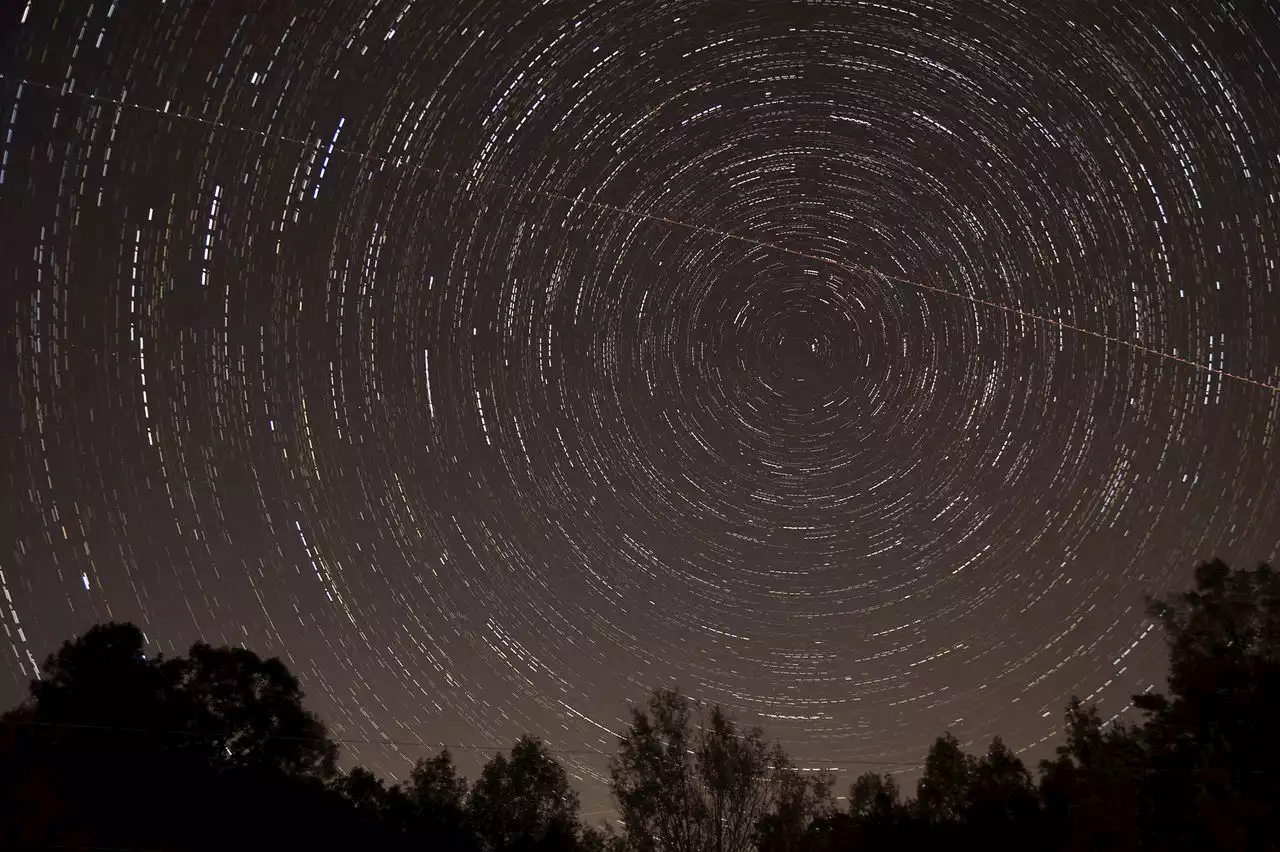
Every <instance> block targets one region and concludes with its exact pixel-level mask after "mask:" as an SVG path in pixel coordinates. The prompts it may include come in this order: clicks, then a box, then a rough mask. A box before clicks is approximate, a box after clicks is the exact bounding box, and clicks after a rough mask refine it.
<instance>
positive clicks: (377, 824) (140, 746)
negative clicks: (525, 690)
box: [0, 561, 1280, 852]
mask: <svg viewBox="0 0 1280 852" xmlns="http://www.w3.org/2000/svg"><path fill="white" fill-rule="evenodd" d="M1148 609H1149V612H1150V613H1151V614H1152V616H1153V617H1155V618H1156V619H1158V620H1159V623H1160V624H1161V625H1162V626H1163V628H1164V631H1165V634H1166V638H1167V641H1168V651H1169V677H1168V685H1167V691H1166V693H1148V694H1143V695H1139V696H1135V697H1134V705H1135V707H1136V708H1137V710H1138V711H1139V712H1138V716H1139V721H1136V722H1134V723H1130V724H1112V725H1105V724H1103V722H1102V720H1101V719H1100V718H1099V716H1098V714H1097V712H1096V710H1095V709H1094V708H1091V707H1085V706H1083V705H1082V704H1081V703H1080V702H1079V701H1076V700H1073V701H1072V702H1071V704H1070V705H1069V706H1068V707H1067V710H1066V715H1065V726H1064V741H1063V743H1062V744H1061V745H1060V746H1059V747H1058V749H1057V755H1056V757H1055V758H1054V759H1052V760H1045V761H1042V762H1041V763H1040V766H1039V767H1038V772H1037V773H1036V776H1035V777H1034V778H1033V775H1032V773H1031V771H1030V770H1029V769H1028V768H1027V767H1026V766H1025V765H1024V764H1023V762H1022V761H1021V760H1020V759H1019V758H1018V757H1017V756H1016V755H1015V754H1014V753H1013V752H1012V751H1011V750H1010V749H1009V748H1008V747H1006V746H1005V745H1004V744H1003V743H1002V742H1001V741H1000V739H999V738H997V739H995V740H994V741H993V742H992V743H991V744H990V747H989V748H988V749H987V750H986V752H985V753H984V754H981V755H977V756H975V755H970V754H967V753H965V752H964V750H963V749H962V748H961V744H960V743H959V742H958V741H957V740H956V739H955V738H954V737H952V736H951V735H950V734H946V735H944V736H942V737H940V738H938V740H937V741H936V742H935V743H934V745H933V747H932V748H931V749H930V750H929V753H928V756H927V758H926V761H925V764H924V768H923V773H922V775H921V777H920V780H919V782H918V785H917V790H916V795H915V796H914V798H904V797H903V795H902V794H901V792H900V791H899V789H898V786H897V784H896V783H895V781H894V779H893V777H892V776H890V775H887V774H874V773H871V774H866V775H863V776H862V777H860V778H858V779H857V780H856V781H854V782H853V784H852V787H851V789H850V790H849V795H848V802H847V805H841V804H839V803H838V801H837V799H836V797H835V796H834V793H833V782H832V779H831V778H830V777H828V776H823V775H820V774H815V773H807V772H800V771H798V770H797V768H796V767H795V766H794V765H793V764H792V762H791V760H790V759H789V758H788V756H787V754H786V753H785V751H784V750H783V749H782V748H781V747H780V746H778V745H777V744H773V743H770V742H769V741H767V740H766V739H765V737H764V734H763V733H762V732H761V731H760V730H759V729H744V728H742V727H740V726H739V725H738V724H737V723H736V722H735V720H734V719H733V718H732V717H731V716H730V715H728V714H726V713H725V712H723V711H722V710H721V708H719V707H706V706H703V705H698V704H693V703H691V702H690V701H689V700H687V699H686V698H685V697H683V696H682V695H680V694H679V693H678V692H675V691H667V690H660V691H657V692H654V693H653V694H651V695H650V696H648V701H647V703H646V704H645V705H644V706H642V707H638V708H635V709H633V711H632V715H631V723H630V726H629V728H628V730H627V732H626V735H625V736H624V737H622V738H621V739H620V741H619V743H618V752H617V754H616V756H615V757H614V758H613V759H612V760H611V763H610V774H611V781H612V792H613V796H614V801H615V804H616V807H617V811H618V816H619V817H620V819H619V820H617V821H616V825H617V826H620V827H615V825H614V824H612V823H602V824H601V825H599V826H588V825H586V824H584V821H583V819H582V816H581V814H580V811H579V805H578V798H577V795H576V794H575V793H574V791H573V789H572V787H571V785H570V783H569V779H568V776H567V774H566V773H565V770H564V769H563V768H562V767H561V765H560V764H559V762H558V761H557V760H556V759H555V757H554V756H553V755H552V754H551V753H550V751H549V750H548V749H547V748H546V746H545V745H544V744H543V743H542V742H541V741H540V740H538V739H536V738H533V737H527V736H526V737H522V738H521V739H520V740H519V741H517V742H516V744H515V745H514V746H513V747H512V748H511V750H510V752H509V753H507V754H496V755H495V756H494V757H493V758H492V759H491V760H490V761H489V762H488V763H487V764H486V765H485V766H484V767H483V769H482V771H481V772H480V776H479V777H478V778H477V779H476V780H475V781H474V782H473V783H468V782H467V781H466V780H465V779H463V778H462V777H461V776H460V774H459V772H458V770H457V768H456V766H455V765H454V762H453V759H452V757H451V756H450V754H449V752H448V751H447V750H444V751H441V752H440V753H439V754H436V755H434V756H432V757H428V758H424V759H422V760H420V761H418V763H417V764H416V765H415V767H414V769H413V771H412V773H411V774H410V776H409V778H408V779H407V780H406V781H404V782H402V783H397V784H388V783H386V782H385V781H384V780H383V779H381V778H379V777H377V776H375V775H374V774H372V773H371V772H369V771H367V770H365V769H362V768H359V767H357V768H354V769H351V770H349V771H341V770H340V769H339V768H338V766H337V755H338V746H337V744H336V743H335V742H334V740H333V739H332V738H331V737H330V736H329V734H328V733H327V731H326V730H325V727H324V725H323V724H322V723H321V722H320V721H319V719H318V718H317V717H316V716H315V715H314V714H312V713H310V712H308V711H307V710H306V709H305V708H304V706H303V700H302V699H303V695H302V691H301V689H300V688H299V684H298V681H297V679H296V678H295V677H294V676H293V675H292V674H290V672H289V671H288V669H287V668H286V667H285V666H284V665H283V664H282V663H281V662H280V661H279V660H277V659H268V660H263V659H261V658H260V657H259V656H258V655H256V654H254V653H252V652H251V651H247V650H243V649H237V648H212V647H210V646H208V645H205V644H197V645H195V646H193V647H192V648H191V650H190V652H189V653H188V654H187V656H185V657H175V658H172V659H165V658H162V657H148V656H147V655H146V653H145V652H144V641H143V636H142V634H141V632H140V631H139V630H138V629H137V628H136V627H134V626H133V625H129V624H106V625H100V626H97V627H94V628H93V629H91V630H90V631H88V632H87V633H86V634H84V635H83V636H80V637H77V638H75V639H73V640H70V641H68V642H66V643H64V644H63V646H62V647H61V649H59V650H58V652H57V653H55V654H53V655H51V656H50V657H49V658H48V660H47V661H46V663H45V665H44V671H43V675H42V676H41V677H40V678H39V679H37V680H34V681H32V683H31V687H30V696H29V698H28V700H27V701H26V702H25V703H23V704H22V705H21V706H19V707H16V708H14V709H13V710H11V711H9V712H8V713H6V714H5V715H4V716H3V717H0V802H2V803H3V804H2V805H0V808H2V811H0V847H3V848H31V849H39V848H44V849H50V848H62V849H74V848H81V849H117V850H206V849H207V850H213V849H219V850H225V849H237V848H247V849H288V850H294V849H297V850H321V849H323V850H328V849H333V850H339V849H342V850H346V849H352V850H426V849H439V850H442V852H856V850H864V849H867V850H880V849H883V850H890V849H892V850H902V849H908V850H910V849H922V850H923V849H938V848H956V849H984V850H991V849H997V850H1003V849H1009V850H1014V849H1017V850H1040V849H1043V850H1063V852H1068V851H1069V852H1075V850H1196V852H1202V850H1233V851H1234V850H1241V852H1246V851H1248V852H1251V850H1272V849H1280V837H1278V834H1280V818H1278V817H1277V811H1278V808H1280V768H1278V767H1277V759H1278V758H1280V749H1278V746H1280V734H1278V733H1277V732H1278V731H1280V669H1278V668H1277V666H1278V664H1280V579H1278V578H1277V575H1276V574H1275V573H1274V572H1273V571H1272V570H1271V569H1270V568H1269V567H1268V566H1265V565H1264V566H1261V567H1259V568H1257V569H1256V570H1246V571H1242V570H1232V569H1230V568H1229V567H1228V566H1226V565H1225V564H1223V563H1222V562H1218V561H1215V562H1212V563H1207V564H1203V565H1200V566H1199V567H1198V568H1197V569H1196V573H1195V587H1194V589H1193V590H1192V591H1190V592H1187V593H1184V594H1179V595H1174V596H1171V597H1169V598H1167V599H1161V600H1150V601H1148Z"/></svg>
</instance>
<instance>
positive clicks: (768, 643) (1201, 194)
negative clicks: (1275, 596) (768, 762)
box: [0, 0, 1280, 809]
mask: <svg viewBox="0 0 1280 852" xmlns="http://www.w3.org/2000/svg"><path fill="white" fill-rule="evenodd" d="M11 5H12V4H11ZM17 5H18V6H20V7H21V8H15V9H11V10H10V11H6V12H5V15H6V16H7V18H8V19H7V20H6V22H5V27H6V29H7V31H9V32H10V33H11V34H10V35H8V36H6V39H7V44H6V47H5V52H4V54H3V56H4V58H3V62H4V64H3V80H0V141H2V144H3V148H2V153H0V157H2V160H0V162H2V165H0V218H2V220H3V223H4V224H3V228H2V232H0V270H2V274H3V276H4V284H3V288H4V293H5V296H6V298H5V299H4V300H3V303H2V304H0V311H3V313H4V320H3V322H4V327H5V329H6V331H5V336H4V338H3V349H2V350H0V351H3V353H4V355H3V360H2V361H0V366H3V367H4V370H5V378H4V388H5V392H4V395H3V400H4V403H3V406H4V407H3V409H2V410H0V427H2V429H3V439H2V445H3V452H2V453H0V458H2V459H3V473H4V478H5V481H6V484H5V489H4V491H5V496H4V498H3V502H2V503H0V540H2V541H3V546H0V572H2V573H0V585H3V589H2V590H0V591H3V597H4V600H3V603H0V609H2V610H3V620H4V625H5V633H6V636H5V641H4V643H3V644H5V645H7V646H8V651H9V653H7V654H6V658H7V659H8V661H9V662H8V663H7V667H8V671H9V673H10V677H9V679H8V680H6V681H5V683H6V686H5V693H4V694H5V695H6V696H8V698H7V700H8V701H10V702H12V701H16V700H17V699H18V697H19V696H20V695H21V689H22V686H23V683H24V681H25V679H26V678H28V677H30V676H31V675H32V674H33V672H34V671H35V665H36V661H37V660H38V659H40V657H41V656H42V655H43V654H44V653H45V652H46V651H47V650H48V649H50V648H51V647H53V645H54V644H55V643H56V642H57V641H59V640H60V639H61V638H63V637H65V636H66V635H68V634H70V633H72V632H74V631H78V630H82V629H84V628H85V627H86V626H88V625H89V624H91V623H93V622H96V621H101V620H106V619H109V618H113V619H130V620H134V621H136V622H138V623H139V624H140V625H142V626H143V627H144V629H145V630H146V632H147V635H148V639H149V641H150V642H151V643H152V645H153V647H154V649H155V650H157V651H163V652H166V653H173V652H175V651H178V652H180V651H181V650H182V649H183V648H184V647H185V646H186V645H187V644H189V643H190V642H191V641H193V640H195V639H196V638H205V639H207V640H210V641H214V642H229V643H245V644H246V645H248V646H249V647H251V648H254V649H255V650H259V651H261V652H263V653H268V654H279V655H281V656H283V657H284V658H285V659H286V660H287V661H288V662H289V664H290V665H291V666H292V667H293V669H294V670H295V671H297V672H298V673H299V674H300V675H301V676H302V678H303V679H304V682H305V685H306V688H307V690H308V694H309V697H310V700H311V702H312V704H313V705H314V706H315V707H316V709H318V710H319V711H320V712H321V713H322V714H323V715H324V717H325V718H326V719H327V720H328V721H329V722H330V724H331V726H332V728H333V730H334V733H335V735H337V736H339V737H341V738H345V739H347V740H355V741H382V740H393V741H395V742H396V743H399V744H398V745H381V744H372V745H371V744H367V743H365V744H362V743H360V742H355V743H349V744H348V745H347V753H348V754H349V755H351V756H352V757H353V758H354V759H356V760H360V761H363V762H365V763H367V764H368V765H370V766H371V767H372V768H374V769H375V770H378V771H380V772H383V773H387V774H390V775H397V774H401V775H402V774H403V773H404V771H405V770H406V769H407V767H408V766H409V761H410V760H411V759H412V758H414V757H417V756H419V755H421V754H423V753H425V752H428V751H430V750H431V749H430V747H427V746H423V747H416V746H414V745H413V743H416V742H419V741H421V742H424V743H427V742H449V743H455V744H464V745H465V744H473V745H476V746H483V748H482V749H481V748H477V749H475V750H468V749H461V751H462V752H463V753H464V755H466V756H467V759H470V760H473V761H474V760H478V759H479V757H480V756H481V755H482V754H485V753H488V752H489V751H490V750H491V748H492V747H493V746H495V745H500V744H503V743H507V742H510V741H511V740H512V739H513V738H514V737H515V736H516V735H517V734H519V733H521V732H525V731H528V732H531V733H534V734H539V735H542V736H544V737H545V738H546V739H547V740H548V742H549V743H550V744H551V746H552V747H553V748H555V749H557V750H558V751H560V752H561V753H562V754H563V755H564V757H565V759H566V761H567V762H568V763H569V764H570V766H571V768H572V769H573V771H574V772H575V773H576V776H577V777H578V779H579V781H580V783H581V785H582V787H583V789H584V792H586V794H587V799H586V801H587V804H588V806H594V805H595V804H596V803H602V802H604V801H605V798H604V792H603V785H602V783H601V779H602V773H603V771H604V769H605V764H604V760H603V758H602V757H601V754H607V753H611V752H612V751H613V739H612V736H611V734H610V731H616V730H619V729H620V728H621V727H622V726H623V721H622V719H623V718H624V716H625V707H626V702H627V701H628V700H633V699H637V698H640V697H641V696H642V695H643V693H644V690H646V689H647V688H650V687H654V686H659V685H673V684H674V685H679V686H681V687H682V688H683V689H684V690H685V691H687V692H688V693H690V694H692V695H693V696H694V697H696V698H699V699H705V700H709V701H718V702H721V703H723V704H724V705H726V706H728V707H730V708H732V709H733V710H735V711H736V712H737V713H738V714H739V715H740V716H741V717H742V718H743V719H744V720H746V721H747V722H749V723H759V724H762V725H764V726H765V727H766V729H767V730H768V731H769V733H770V734H771V735H773V736H776V737H778V738H779V739H781V740H782V741H783V742H784V744H785V745H786V746H787V747H788V749H789V750H790V752H791V753H792V754H793V755H794V756H795V757H796V758H797V759H798V760H799V761H800V762H801V763H802V764H803V765H806V766H813V767H828V768H839V769H841V770H842V771H844V772H847V773H853V772H857V771H861V769H863V768H865V767H881V768H884V767H889V766H891V765H893V764H905V765H909V764H911V763H912V762H914V761H917V760H919V758H920V757H921V755H922V753H923V751H924V749H925V748H926V747H927V745H928V743H929V742H930V741H931V740H932V738H933V737H935V736H936V735H938V734H940V733H941V732H942V731H944V730H947V729H950V730H952V731H954V732H956V734H957V735H958V736H959V737H960V738H961V739H962V740H963V741H965V742H979V741H982V740H985V739H986V738H989V737H990V736H991V735H993V734H997V733H999V734H1003V735H1004V736H1005V738H1006V740H1007V741H1008V742H1009V743H1010V744H1011V745H1014V746H1016V747H1018V748H1021V749H1027V750H1029V753H1030V754H1032V755H1034V754H1036V753H1037V749H1040V750H1043V749H1044V748H1046V747H1047V746H1046V745H1045V743H1046V742H1050V741H1051V740H1052V737H1054V736H1055V734H1056V729H1057V726H1058V720H1059V716H1060V711H1061V708H1062V706H1063V704H1064V702H1065V700H1066V699H1067V697H1068V696H1070V695H1071V694H1073V693H1074V694H1078V695H1080V696H1081V697H1085V698H1087V699H1088V700H1091V701H1096V702H1098V703H1099V704H1100V708H1101V710H1102V712H1103V715H1104V716H1110V715H1112V714H1117V713H1121V712H1123V711H1124V709H1125V707H1126V705H1127V700H1128V696H1129V695H1131V694H1132V693H1134V692H1137V691H1140V690H1142V689H1144V688H1146V687H1148V686H1150V685H1152V684H1159V682H1160V678H1161V676H1162V674H1161V670H1160V660H1161V659H1162V657H1163V649H1162V647H1161V643H1160V640H1159V634H1158V631H1153V628H1152V626H1151V624H1150V623H1149V622H1147V621H1146V620H1145V618H1144V616H1143V613H1142V598H1141V596H1142V594H1143V593H1147V592H1151V593H1159V592H1162V591H1164V590H1166V589H1169V588H1173V587H1177V586H1181V585H1182V584H1184V583H1185V582H1186V579H1187V576H1188V574H1189V569H1190V568H1191V566H1192V565H1193V564H1194V562H1195V561H1197V560H1201V559H1207V558H1211V557H1213V556H1222V557H1224V558H1226V559H1228V560H1233V561H1235V562H1237V563H1239V564H1241V565H1247V564H1250V563H1253V562H1255V561H1259V560H1266V559H1274V558H1275V557H1276V553H1277V549H1278V547H1280V520H1278V519H1280V488H1278V487H1277V484H1276V483H1277V476H1276V473H1277V467H1278V466H1280V438H1278V437H1277V426H1278V424H1277V419H1278V417H1280V393H1278V392H1277V388H1280V293H1277V287H1278V282H1277V275H1278V273H1277V269H1276V264H1277V259H1278V258H1280V214H1278V212H1277V195H1276V193H1277V191H1278V190H1280V187H1278V186H1277V175H1280V118H1277V116H1280V100H1278V98H1277V93H1280V69H1278V68H1277V62H1276V60H1277V57H1276V49H1277V45H1280V21H1278V20H1277V9H1276V7H1275V6H1274V5H1268V4H1264V3H1212V4H1211V3H1207V2H1206V3H1190V2H1188V3H1174V4H1169V5H1168V6H1167V7H1166V8H1157V4H1141V3H1138V4H1130V3H1123V4H1121V3H1116V4H1107V3H1081V2H1046V3H1041V2H1034V3H1032V2H1029V3H1025V4H1008V3H999V2H983V3H970V2H965V3H958V2H957V3H949V2H948V3H931V4H926V3H920V2H908V1H907V0H886V2H883V3H873V2H854V0H847V2H842V0H825V1H824V2H816V1H815V2H799V0H796V1H795V2H772V0H762V2H751V3H742V2H736V0H735V2H682V3H674V2H635V1H634V0H623V2H609V3H594V4H593V3H588V2H573V0H557V2H543V3H536V4H535V3H525V2H507V0H503V2H501V3H498V2H484V3H477V2H466V3H457V4H453V5H450V4H448V3H445V2H432V3H428V2H423V0H417V2H414V0H365V2H331V3H328V4H319V3H312V2H301V0H299V1H298V2H286V1H285V0H271V2H263V3H255V2H247V0H246V1H245V2H231V0H220V2H210V3H204V2H168V3H161V2H154V0H144V2H129V3H116V2H107V0H97V2H87V0H81V1H80V2H68V3H62V4H54V3H39V2H33V1H32V2H26V3H25V6H24V5H23V4H21V3H20V4H17ZM455 750H458V749H455ZM599 807H604V805H603V804H600V805H599ZM588 809H590V807H589V808H588Z"/></svg>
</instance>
